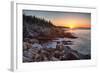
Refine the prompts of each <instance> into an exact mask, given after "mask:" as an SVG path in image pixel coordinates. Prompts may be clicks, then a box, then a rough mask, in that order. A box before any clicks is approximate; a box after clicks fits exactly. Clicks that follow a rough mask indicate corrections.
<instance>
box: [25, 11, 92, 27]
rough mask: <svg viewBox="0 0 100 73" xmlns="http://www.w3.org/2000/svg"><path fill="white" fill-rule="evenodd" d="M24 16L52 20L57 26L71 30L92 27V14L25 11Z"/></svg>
mask: <svg viewBox="0 0 100 73" xmlns="http://www.w3.org/2000/svg"><path fill="white" fill-rule="evenodd" d="M23 14H25V15H29V16H36V17H39V18H44V19H45V20H48V21H49V20H50V21H51V22H52V23H53V24H54V25H56V26H64V27H70V28H78V27H83V28H90V27H91V14H90V13H79V12H58V11H37V10H23Z"/></svg>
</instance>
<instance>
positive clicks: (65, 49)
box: [23, 39, 83, 62]
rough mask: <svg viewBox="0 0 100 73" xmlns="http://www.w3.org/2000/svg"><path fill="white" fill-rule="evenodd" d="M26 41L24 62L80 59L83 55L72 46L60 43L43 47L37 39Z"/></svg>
mask: <svg viewBox="0 0 100 73" xmlns="http://www.w3.org/2000/svg"><path fill="white" fill-rule="evenodd" d="M28 40H29V39H28ZM26 41H27V40H26ZM26 41H25V42H24V43H23V62H40V61H63V60H79V59H81V58H80V56H81V57H83V55H82V54H79V53H78V52H77V51H75V50H72V49H71V48H70V46H63V45H61V44H59V43H58V45H57V46H56V48H43V47H42V45H41V44H39V43H38V40H36V39H33V40H32V39H31V40H30V41H27V42H26ZM33 41H35V43H33Z"/></svg>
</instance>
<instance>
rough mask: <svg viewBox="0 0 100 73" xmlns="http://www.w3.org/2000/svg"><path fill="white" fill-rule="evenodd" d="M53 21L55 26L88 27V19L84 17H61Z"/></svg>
mask: <svg viewBox="0 0 100 73" xmlns="http://www.w3.org/2000/svg"><path fill="white" fill-rule="evenodd" d="M53 23H54V24H55V25H56V26H64V27H69V28H78V27H83V28H90V27H91V25H90V21H89V20H88V19H86V18H63V19H59V18H58V19H54V20H53Z"/></svg>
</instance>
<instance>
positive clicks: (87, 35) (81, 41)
mask: <svg viewBox="0 0 100 73" xmlns="http://www.w3.org/2000/svg"><path fill="white" fill-rule="evenodd" d="M65 31H66V32H70V33H72V34H73V35H74V36H76V37H78V38H76V39H71V38H57V40H52V41H49V42H47V43H44V44H43V45H44V46H45V48H56V44H57V42H56V41H68V40H70V41H72V43H73V44H72V45H68V46H70V47H71V48H72V49H73V50H77V51H78V52H80V53H82V54H85V55H87V54H91V30H90V29H73V30H68V29H66V30H65Z"/></svg>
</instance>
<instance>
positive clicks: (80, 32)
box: [70, 29, 91, 54]
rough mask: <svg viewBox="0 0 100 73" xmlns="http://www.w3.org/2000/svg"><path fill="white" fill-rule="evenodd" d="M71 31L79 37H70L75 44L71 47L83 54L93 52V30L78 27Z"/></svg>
mask: <svg viewBox="0 0 100 73" xmlns="http://www.w3.org/2000/svg"><path fill="white" fill-rule="evenodd" d="M70 32H71V33H73V34H74V35H75V36H77V37H78V38H76V39H70V40H72V41H73V45H71V46H70V47H72V49H74V50H77V51H78V52H80V53H82V54H91V30H90V29H76V30H72V31H70Z"/></svg>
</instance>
